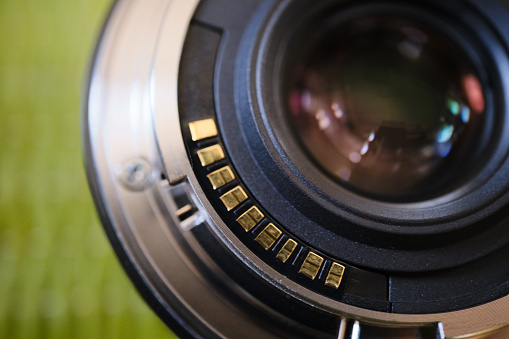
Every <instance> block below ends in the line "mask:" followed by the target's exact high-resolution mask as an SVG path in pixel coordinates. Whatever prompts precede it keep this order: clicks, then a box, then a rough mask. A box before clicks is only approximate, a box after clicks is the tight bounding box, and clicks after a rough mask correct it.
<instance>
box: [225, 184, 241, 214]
mask: <svg viewBox="0 0 509 339" xmlns="http://www.w3.org/2000/svg"><path fill="white" fill-rule="evenodd" d="M246 199H247V194H246V192H244V190H243V189H242V187H240V186H237V187H235V188H234V189H232V190H231V191H229V192H228V193H225V194H224V195H223V196H221V201H222V202H223V204H224V205H225V206H226V209H227V210H228V211H231V210H232V209H234V208H235V207H237V206H238V205H239V204H240V203H241V202H243V201H244V200H246Z"/></svg>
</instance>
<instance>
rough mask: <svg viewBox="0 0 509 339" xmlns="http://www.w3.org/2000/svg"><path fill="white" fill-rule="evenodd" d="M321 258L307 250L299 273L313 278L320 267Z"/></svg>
mask: <svg viewBox="0 0 509 339" xmlns="http://www.w3.org/2000/svg"><path fill="white" fill-rule="evenodd" d="M322 264H323V258H322V257H321V256H319V255H318V254H315V253H313V252H309V253H308V255H307V257H306V259H305V260H304V263H303V264H302V266H301V267H300V270H299V273H301V274H304V275H305V276H306V277H308V278H310V279H313V280H314V279H315V278H316V276H317V275H318V272H319V271H320V267H322Z"/></svg>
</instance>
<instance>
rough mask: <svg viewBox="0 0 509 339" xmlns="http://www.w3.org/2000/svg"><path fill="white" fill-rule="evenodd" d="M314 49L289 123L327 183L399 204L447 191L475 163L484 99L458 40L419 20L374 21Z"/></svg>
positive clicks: (306, 56)
mask: <svg viewBox="0 0 509 339" xmlns="http://www.w3.org/2000/svg"><path fill="white" fill-rule="evenodd" d="M309 47H310V46H308V47H307V49H308V50H310V52H309V53H303V54H302V55H301V59H299V60H298V61H297V62H296V63H295V64H294V66H293V69H292V70H291V71H290V74H291V77H293V78H292V79H291V81H292V83H291V84H290V86H287V87H289V88H290V89H289V91H288V93H287V97H288V104H289V108H290V109H289V111H290V113H289V120H290V123H291V125H292V127H293V128H294V130H295V133H296V134H297V137H298V139H299V140H300V141H301V143H302V144H303V146H304V148H305V149H306V150H307V151H308V153H309V154H310V155H311V158H312V159H314V160H315V161H316V162H317V163H318V164H319V165H320V167H322V168H323V169H324V170H325V171H326V172H328V173H329V174H330V175H332V176H333V177H335V178H337V179H339V180H340V181H341V182H343V183H346V184H347V185H348V186H350V187H352V188H354V189H357V190H359V191H361V192H364V193H367V194H369V195H374V196H382V197H392V198H398V197H405V196H411V195H418V194H424V193H426V192H428V191H430V190H433V189H435V188H436V187H437V186H440V185H443V184H444V182H447V181H448V179H449V178H450V177H451V176H454V173H455V171H456V170H457V169H459V168H461V166H463V165H464V164H465V163H466V162H467V161H468V159H469V156H470V155H471V154H472V152H471V151H472V147H474V148H475V147H476V146H477V144H478V141H479V139H480V137H481V134H482V133H481V132H482V130H483V125H484V115H485V114H484V111H485V99H484V94H483V88H482V86H481V82H480V80H479V77H478V75H477V73H476V70H475V67H474V65H473V62H471V61H470V59H469V58H468V56H467V54H466V53H465V52H464V51H463V50H462V49H461V48H460V47H459V46H458V44H456V43H455V42H454V41H453V40H452V39H450V38H448V37H447V36H446V35H445V34H443V33H442V32H439V31H437V30H435V29H431V28H430V27H428V26H426V25H425V24H423V23H420V22H415V21H413V20H409V19H401V18H397V17H390V16H371V17H362V18H359V19H356V20H352V21H350V22H348V23H344V24H342V25H339V26H338V27H336V28H335V29H333V30H332V31H329V33H327V34H325V35H323V37H322V38H321V39H319V40H318V41H317V42H316V43H315V44H314V45H312V48H311V49H310V48H309ZM303 49H304V50H305V49H306V48H303ZM291 77H290V78H291Z"/></svg>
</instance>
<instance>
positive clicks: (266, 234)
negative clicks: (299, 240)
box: [255, 224, 283, 250]
mask: <svg viewBox="0 0 509 339" xmlns="http://www.w3.org/2000/svg"><path fill="white" fill-rule="evenodd" d="M282 233H283V232H281V230H280V229H279V228H277V227H276V226H274V225H273V224H269V225H268V226H267V227H265V229H264V230H263V231H261V232H260V234H258V236H257V237H256V239H255V240H256V241H257V242H258V243H259V244H260V245H262V247H263V248H265V249H266V250H268V249H269V248H271V247H272V246H274V244H275V243H276V241H277V240H278V239H279V237H280V236H281V234H282Z"/></svg>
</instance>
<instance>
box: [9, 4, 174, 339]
mask: <svg viewBox="0 0 509 339" xmlns="http://www.w3.org/2000/svg"><path fill="white" fill-rule="evenodd" d="M109 6H110V1H107V0H70V1H64V0H58V1H57V0H0V42H1V47H0V48H1V49H0V338H170V337H171V334H170V332H169V330H167V329H166V328H165V327H164V325H163V324H162V323H161V322H160V321H159V320H158V319H157V318H156V316H155V315H154V314H153V313H152V312H151V311H150V310H149V309H148V307H147V306H146V305H145V304H144V302H143V301H142V300H141V299H140V297H139V296H138V295H137V293H136V292H135V290H134V288H133V287H132V285H131V283H130V282H129V280H128V278H127V276H126V275H125V274H124V272H123V271H122V269H121V268H120V266H119V264H118V262H117V260H116V258H115V257H114V254H113V252H112V250H111V247H110V246H109V244H108V243H107V240H106V237H105V235H104V232H103V231H102V228H101V226H100V223H99V221H98V218H97V216H96V213H95V211H94V208H93V205H92V201H91V198H90V194H89V192H88V188H87V185H86V180H85V174H84V170H83V164H82V155H81V140H80V113H79V107H80V100H81V98H80V95H81V87H82V83H83V81H82V79H83V75H84V74H85V69H86V63H87V61H88V58H89V56H90V51H91V47H92V46H93V45H94V40H95V39H96V36H97V34H98V31H99V28H100V26H101V24H102V20H103V18H104V16H105V13H106V12H107V9H108V7H109Z"/></svg>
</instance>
